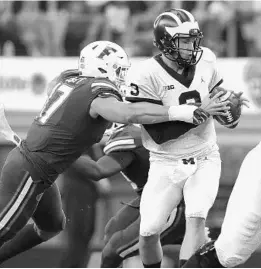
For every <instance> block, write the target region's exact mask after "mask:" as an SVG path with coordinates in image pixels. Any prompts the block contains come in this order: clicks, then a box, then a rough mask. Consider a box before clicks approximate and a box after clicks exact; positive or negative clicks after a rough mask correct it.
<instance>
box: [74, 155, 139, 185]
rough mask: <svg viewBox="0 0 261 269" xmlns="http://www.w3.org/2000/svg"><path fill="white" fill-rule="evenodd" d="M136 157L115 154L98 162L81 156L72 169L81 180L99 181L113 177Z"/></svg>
mask: <svg viewBox="0 0 261 269" xmlns="http://www.w3.org/2000/svg"><path fill="white" fill-rule="evenodd" d="M133 158H134V155H133V153H132V152H127V151H126V152H114V153H113V154H112V155H111V156H110V155H105V156H103V157H101V158H100V159H99V160H98V161H97V162H95V161H93V160H92V159H91V158H90V157H88V156H81V157H80V158H79V159H77V160H76V161H75V162H74V163H73V164H72V165H71V167H70V168H71V169H74V170H75V173H78V174H79V175H80V176H81V178H88V180H89V178H90V179H92V180H95V181H98V180H100V179H103V178H107V177H111V176H113V175H115V174H117V173H119V172H121V171H122V170H123V169H124V168H126V167H127V166H128V165H130V163H131V162H132V161H133Z"/></svg>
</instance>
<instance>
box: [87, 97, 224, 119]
mask: <svg viewBox="0 0 261 269" xmlns="http://www.w3.org/2000/svg"><path fill="white" fill-rule="evenodd" d="M221 94H222V93H217V94H216V95H215V96H214V97H213V98H208V100H205V103H204V108H205V110H204V108H203V107H202V108H201V110H199V108H198V107H197V106H194V105H186V104H185V105H178V106H170V107H169V106H162V105H156V104H152V103H148V102H137V103H130V104H127V103H123V102H120V101H118V100H116V99H115V98H114V97H108V98H102V97H97V98H96V99H94V101H93V102H92V105H91V110H90V115H91V116H92V117H94V118H95V117H97V116H98V115H100V116H102V117H103V118H105V119H107V120H108V121H112V122H119V123H124V124H130V123H139V124H155V123H160V122H166V121H176V120H179V121H185V122H190V123H194V121H195V119H194V116H196V117H197V121H196V122H195V124H198V122H199V123H202V122H203V121H205V120H206V113H205V112H207V113H208V114H210V115H215V114H220V113H223V112H221V111H225V110H227V109H228V107H227V106H226V105H227V102H226V101H225V102H218V103H217V102H216V101H217V98H218V97H219V96H221ZM203 110H204V111H203ZM195 111H196V112H197V113H195ZM199 117H202V120H201V119H200V120H198V118H199Z"/></svg>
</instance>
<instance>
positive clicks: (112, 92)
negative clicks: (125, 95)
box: [91, 78, 122, 101]
mask: <svg viewBox="0 0 261 269" xmlns="http://www.w3.org/2000/svg"><path fill="white" fill-rule="evenodd" d="M91 91H92V92H93V93H97V95H98V96H99V97H104V98H107V97H115V98H116V99H117V100H119V101H122V96H121V95H120V93H119V89H118V88H117V86H116V85H115V84H114V83H113V82H111V81H110V80H109V79H107V78H95V79H94V81H93V82H92V84H91Z"/></svg>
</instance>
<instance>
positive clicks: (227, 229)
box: [184, 142, 261, 268]
mask: <svg viewBox="0 0 261 269" xmlns="http://www.w3.org/2000/svg"><path fill="white" fill-rule="evenodd" d="M260 156H261V142H260V143H259V144H258V145H257V146H256V147H255V148H253V149H252V150H251V151H250V152H249V153H248V154H247V155H246V157H245V159H244V161H243V163H242V165H241V168H240V171H239V174H238V177H237V180H236V183H235V185H234V187H233V190H232V193H231V195H230V198H229V201H228V205H227V209H226V214H225V218H224V221H223V224H222V228H221V234H220V235H219V237H218V239H217V240H216V242H213V241H212V242H210V243H207V244H206V245H203V246H202V247H201V248H200V249H199V250H198V251H197V252H196V253H195V254H194V255H193V256H192V257H191V258H190V259H189V260H188V261H187V262H186V263H185V265H184V267H188V268H203V267H204V268H214V267H216V268H217V267H229V268H231V267H236V266H238V265H240V264H243V263H245V262H246V261H247V260H248V258H249V257H250V256H251V255H252V254H253V253H254V252H255V251H256V250H257V248H258V247H259V245H260V244H261V175H260ZM249 171H251V178H249V173H250V172H249ZM242 194H244V198H243V199H242Z"/></svg>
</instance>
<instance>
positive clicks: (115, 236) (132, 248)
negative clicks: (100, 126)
mask: <svg viewBox="0 0 261 269" xmlns="http://www.w3.org/2000/svg"><path fill="white" fill-rule="evenodd" d="M101 147H103V145H101ZM104 153H105V154H106V155H105V156H103V157H101V158H99V160H98V161H97V162H94V161H93V162H92V161H91V160H90V158H88V157H86V156H81V157H80V158H79V159H78V160H76V161H75V162H74V163H73V164H72V166H71V169H74V170H75V171H77V173H79V174H80V175H81V177H84V176H85V177H86V176H88V177H89V178H92V179H94V180H100V179H102V178H106V177H110V176H112V175H114V174H116V173H118V172H122V174H123V176H124V178H126V179H127V181H129V182H130V184H131V186H132V187H133V188H134V190H135V191H136V193H137V197H136V198H135V199H133V200H132V201H131V202H129V203H126V204H125V205H124V206H123V207H122V208H121V209H120V210H119V211H118V212H117V214H116V215H115V216H113V217H112V218H111V219H110V220H109V222H108V224H107V225H106V228H105V235H104V243H105V246H104V248H103V251H102V259H101V267H102V268H109V267H111V268H117V267H119V266H120V265H121V263H122V262H123V260H125V259H127V258H129V257H132V256H135V255H137V254H138V240H139V225H140V215H139V205H140V195H141V192H142V189H143V187H144V185H145V184H146V182H147V175H148V170H149V152H148V151H147V150H146V149H145V148H144V147H143V146H142V141H141V130H140V127H138V126H135V125H133V124H131V125H120V126H119V125H118V126H117V127H116V128H114V129H113V131H112V133H111V135H110V138H109V140H108V141H107V143H106V146H105V147H104ZM88 167H89V168H88ZM90 167H92V168H91V169H90ZM184 210H185V207H184V203H183V201H182V202H181V203H180V205H179V206H178V207H177V208H176V209H175V210H173V212H172V214H171V215H170V217H169V219H168V222H167V224H166V226H165V227H164V230H163V232H162V234H161V242H162V244H163V245H175V244H181V242H182V239H183V237H184V233H185V214H184Z"/></svg>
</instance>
